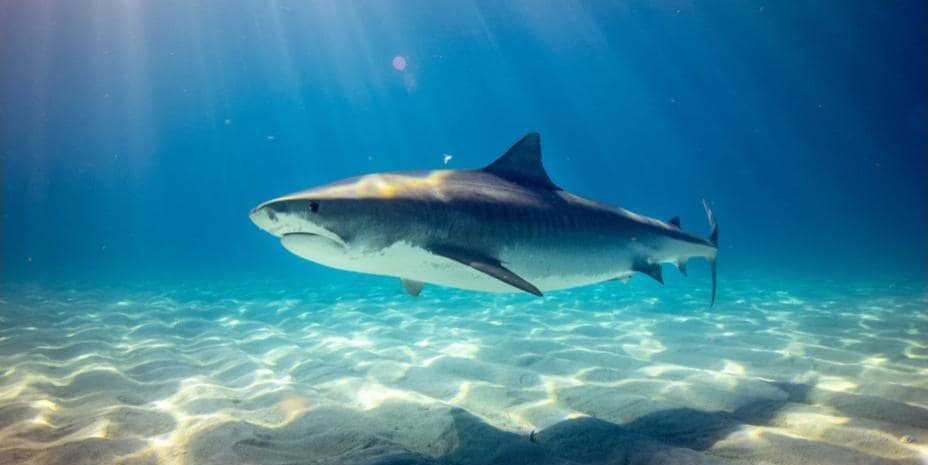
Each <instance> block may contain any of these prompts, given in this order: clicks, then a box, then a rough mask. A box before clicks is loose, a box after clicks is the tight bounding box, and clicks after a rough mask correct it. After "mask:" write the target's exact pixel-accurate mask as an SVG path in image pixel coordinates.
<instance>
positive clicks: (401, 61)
mask: <svg viewBox="0 0 928 465" xmlns="http://www.w3.org/2000/svg"><path fill="white" fill-rule="evenodd" d="M393 69H395V70H397V71H403V70H405V69H406V57H404V56H402V55H397V56H395V57H393Z"/></svg>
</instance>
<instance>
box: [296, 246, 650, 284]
mask: <svg viewBox="0 0 928 465" xmlns="http://www.w3.org/2000/svg"><path fill="white" fill-rule="evenodd" d="M327 241H328V239H326V238H324V237H321V236H314V235H289V236H285V237H284V238H283V239H282V244H283V245H284V247H285V248H286V249H287V250H289V251H290V252H292V253H293V254H295V255H297V256H300V257H302V258H305V259H307V260H311V261H314V262H316V263H319V264H321V265H325V266H328V267H331V268H336V269H340V270H345V271H353V272H358V273H369V274H377V275H384V276H393V277H397V278H405V279H412V280H415V281H421V282H424V283H430V284H437V285H440V286H447V287H454V288H459V289H468V290H474V291H483V292H520V291H519V289H517V288H515V287H513V286H510V285H509V284H506V283H505V282H503V281H500V280H498V279H496V278H493V277H491V276H489V275H487V274H485V273H481V272H480V271H477V270H475V269H474V268H471V267H468V266H464V265H462V264H460V263H458V262H455V261H453V260H450V259H448V258H445V257H443V256H440V255H435V254H433V253H431V252H430V251H428V250H426V249H425V248H423V247H419V246H417V245H413V244H410V243H407V242H404V241H400V242H396V243H394V244H392V245H390V246H388V247H385V248H382V249H377V250H371V251H367V252H351V251H346V250H344V249H342V248H341V247H340V246H338V245H337V244H334V243H332V244H329V243H328V242H327ZM500 261H501V262H502V263H503V265H505V266H506V267H507V268H509V269H510V270H512V271H513V272H514V273H516V274H518V275H519V276H522V277H524V278H525V279H526V280H528V281H530V282H532V283H533V284H534V285H535V286H537V287H538V289H540V290H542V291H552V290H558V289H567V288H572V287H579V286H586V285H589V284H594V283H598V282H602V281H608V280H610V279H615V278H624V277H627V276H629V275H630V274H631V273H632V272H631V264H632V262H631V258H630V257H629V256H628V255H627V254H626V253H624V252H623V251H622V250H620V249H618V248H615V249H613V250H609V251H603V250H598V251H597V250H592V249H591V250H590V252H589V253H583V252H578V251H577V250H570V249H558V248H547V249H546V248H540V247H531V246H515V247H510V248H504V249H502V250H501V251H500Z"/></svg>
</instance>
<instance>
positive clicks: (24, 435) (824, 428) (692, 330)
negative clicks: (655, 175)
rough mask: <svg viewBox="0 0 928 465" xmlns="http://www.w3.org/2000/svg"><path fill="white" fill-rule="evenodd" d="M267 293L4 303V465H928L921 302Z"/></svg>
mask: <svg viewBox="0 0 928 465" xmlns="http://www.w3.org/2000/svg"><path fill="white" fill-rule="evenodd" d="M675 284H676V285H679V283H675ZM703 286H704V284H703ZM267 289H268V286H266V285H262V284H250V285H243V286H228V285H227V286H223V287H222V288H221V289H210V288H203V287H200V288H191V287H188V288H177V287H173V288H166V287H163V286H158V285H151V286H148V287H144V286H142V287H141V288H138V289H131V290H128V289H122V290H120V289H113V288H106V289H103V288H89V287H84V288H80V289H66V288H62V287H56V288H54V289H52V288H48V287H41V286H35V285H12V284H8V285H4V288H3V294H2V300H0V305H2V306H0V464H61V465H65V464H67V465H71V464H75V465H78V464H95V465H96V464H127V465H128V464H178V465H180V464H184V465H199V464H203V465H207V464H217V465H218V464H370V465H373V464H378V465H386V464H395V465H398V464H490V463H501V464H504V463H507V464H508V463H512V464H835V465H838V464H840V465H847V464H890V463H892V464H925V463H928V314H926V310H925V309H926V308H928V298H926V289H925V286H924V283H910V284H908V285H904V284H903V285H900V284H889V283H886V284H884V285H881V286H875V287H870V288H860V287H851V286H848V285H846V284H843V283H840V282H832V283H824V284H823V283H817V285H815V286H812V285H808V286H806V287H802V286H798V285H796V283H790V282H786V281H776V280H767V281H762V280H757V281H744V282H734V283H732V282H728V283H726V287H725V290H724V293H723V294H722V298H721V300H720V302H719V304H718V305H716V306H715V307H713V308H708V307H707V305H706V293H707V291H706V289H704V288H702V289H700V288H694V287H683V288H681V289H679V290H678V291H677V292H670V291H668V290H667V289H664V290H663V291H664V292H655V287H654V286H653V285H650V283H648V284H644V283H640V284H637V285H636V284H635V283H632V284H630V285H628V286H622V285H620V284H617V283H608V284H604V285H600V286H593V287H589V288H585V289H580V290H574V291H565V292H556V293H551V294H550V295H548V296H546V297H545V298H543V299H536V298H533V297H530V296H523V295H515V294H513V295H508V294H507V295H485V294H477V293H470V292H457V291H450V290H444V289H437V288H427V289H426V291H425V292H423V295H422V296H421V297H420V298H418V299H413V298H409V297H407V296H405V295H404V294H402V292H401V291H400V290H399V286H398V285H397V286H396V287H373V288H371V287H364V288H357V287H345V288H339V287H336V286H328V287H316V288H315V289H311V290H307V289H295V290H294V289H279V290H267ZM655 294H656V295H657V297H655Z"/></svg>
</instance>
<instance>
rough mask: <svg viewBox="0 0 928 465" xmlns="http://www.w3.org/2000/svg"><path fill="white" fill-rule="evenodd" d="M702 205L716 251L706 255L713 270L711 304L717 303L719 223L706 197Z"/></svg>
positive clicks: (710, 237)
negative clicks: (716, 263) (716, 265)
mask: <svg viewBox="0 0 928 465" xmlns="http://www.w3.org/2000/svg"><path fill="white" fill-rule="evenodd" d="M702 206H703V208H705V209H706V217H708V218H709V229H710V231H709V241H710V242H712V245H714V246H715V253H714V254H713V255H711V256H709V257H706V260H707V261H708V262H709V269H710V270H711V271H712V300H710V301H709V306H710V307H711V306H712V305H714V304H715V289H716V282H717V279H716V267H715V259H716V257H717V256H718V252H719V225H718V224H716V222H715V214H714V213H712V209H711V208H709V204H708V203H706V199H703V200H702Z"/></svg>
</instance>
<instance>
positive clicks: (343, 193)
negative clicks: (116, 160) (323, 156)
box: [249, 171, 449, 268]
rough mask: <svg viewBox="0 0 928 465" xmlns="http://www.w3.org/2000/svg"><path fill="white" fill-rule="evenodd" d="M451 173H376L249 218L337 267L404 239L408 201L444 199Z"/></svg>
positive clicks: (275, 204)
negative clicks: (443, 195)
mask: <svg viewBox="0 0 928 465" xmlns="http://www.w3.org/2000/svg"><path fill="white" fill-rule="evenodd" d="M448 173H449V172H448V171H422V172H404V173H378V174H371V175H366V176H360V177H355V178H349V179H344V180H341V181H337V182H334V183H332V184H328V185H324V186H320V187H315V188H312V189H309V190H305V191H302V192H297V193H294V194H289V195H285V196H282V197H278V198H276V199H273V200H270V201H267V202H264V203H262V204H261V205H259V206H257V207H256V208H255V209H253V210H252V211H251V213H250V215H249V217H250V218H251V221H252V222H254V223H255V225H257V226H258V227H259V228H261V229H263V230H264V231H266V232H268V233H270V234H272V235H274V236H276V237H279V238H280V240H281V243H282V244H283V246H284V247H285V248H286V249H287V250H289V251H290V252H293V253H294V254H296V255H298V256H300V257H302V258H305V259H308V260H312V261H314V262H317V263H321V264H324V265H328V266H333V267H336V268H345V267H346V263H345V261H346V260H355V261H357V260H358V259H359V258H361V257H360V256H361V255H363V254H366V253H371V252H372V251H375V250H376V249H378V248H382V247H386V246H388V245H390V244H391V243H393V242H395V241H396V240H397V239H399V238H400V237H398V236H397V234H399V233H400V231H398V229H401V228H402V225H403V224H404V223H406V221H405V220H406V219H407V218H405V216H407V215H409V214H410V213H409V210H408V209H405V208H403V207H402V205H403V204H404V200H410V199H412V198H418V197H421V196H432V195H440V191H441V188H442V187H441V186H442V182H443V180H444V179H445V178H446V177H447V176H448Z"/></svg>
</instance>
